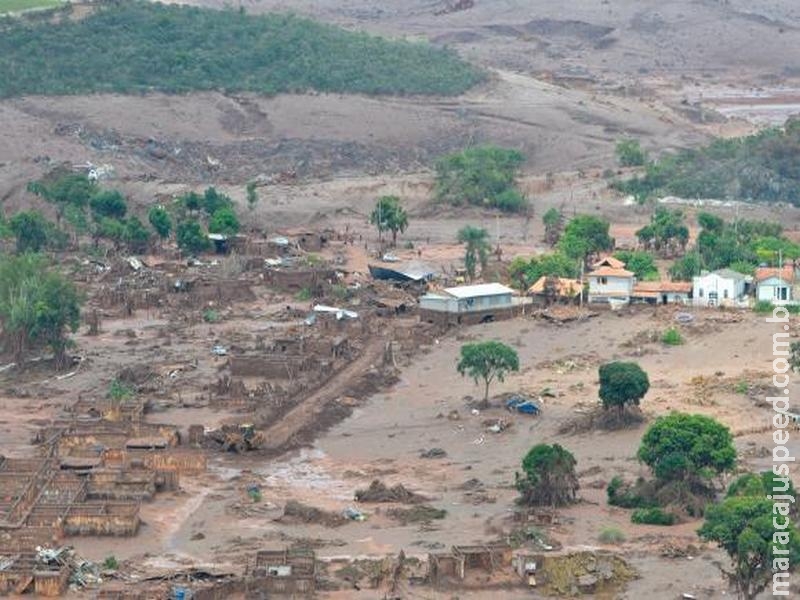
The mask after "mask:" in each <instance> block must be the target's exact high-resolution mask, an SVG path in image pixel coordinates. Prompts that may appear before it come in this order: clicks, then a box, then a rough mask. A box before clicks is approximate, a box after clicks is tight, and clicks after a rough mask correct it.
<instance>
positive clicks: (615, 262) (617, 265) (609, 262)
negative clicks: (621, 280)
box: [592, 256, 625, 269]
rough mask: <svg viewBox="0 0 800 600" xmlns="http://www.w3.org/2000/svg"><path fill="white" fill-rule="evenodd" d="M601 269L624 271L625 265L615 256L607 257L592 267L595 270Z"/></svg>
mask: <svg viewBox="0 0 800 600" xmlns="http://www.w3.org/2000/svg"><path fill="white" fill-rule="evenodd" d="M600 267H611V268H612V269H624V268H625V263H624V262H622V261H621V260H619V259H618V258H614V257H613V256H605V257H603V258H601V259H600V260H598V261H597V262H596V263H594V264H593V265H592V268H593V269H599V268H600Z"/></svg>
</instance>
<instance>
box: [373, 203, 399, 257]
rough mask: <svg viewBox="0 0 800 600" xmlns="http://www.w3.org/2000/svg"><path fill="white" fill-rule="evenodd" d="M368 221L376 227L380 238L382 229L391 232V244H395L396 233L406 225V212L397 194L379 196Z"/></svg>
mask: <svg viewBox="0 0 800 600" xmlns="http://www.w3.org/2000/svg"><path fill="white" fill-rule="evenodd" d="M369 222H370V223H371V224H372V225H375V227H376V228H377V229H378V237H379V238H380V237H381V236H382V234H383V232H384V231H391V232H392V246H396V245H397V233H398V232H400V233H402V232H404V231H405V230H406V228H407V227H408V214H407V213H406V211H405V209H404V208H403V207H402V206H401V205H400V198H398V197H397V196H381V197H380V198H378V202H377V204H376V205H375V209H374V210H373V211H372V214H371V215H370V217H369Z"/></svg>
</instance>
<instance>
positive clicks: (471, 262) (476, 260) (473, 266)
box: [458, 225, 492, 279]
mask: <svg viewBox="0 0 800 600" xmlns="http://www.w3.org/2000/svg"><path fill="white" fill-rule="evenodd" d="M458 241H459V242H461V243H462V244H464V246H465V249H464V268H465V269H466V270H467V276H468V277H469V278H470V279H475V275H477V270H478V264H480V265H481V270H483V269H486V265H487V264H488V263H489V251H490V250H491V249H492V247H491V245H490V244H489V232H488V231H486V230H485V229H483V228H481V227H473V226H472V225H467V226H466V227H463V228H461V229H460V230H459V231H458Z"/></svg>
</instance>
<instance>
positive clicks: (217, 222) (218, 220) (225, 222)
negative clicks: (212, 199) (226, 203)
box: [208, 207, 239, 235]
mask: <svg viewBox="0 0 800 600" xmlns="http://www.w3.org/2000/svg"><path fill="white" fill-rule="evenodd" d="M208 231H209V232H210V233H223V234H225V235H235V234H237V233H239V218H238V217H237V216H236V213H235V212H234V211H233V209H232V208H230V207H225V208H219V209H217V211H216V212H215V213H214V214H213V215H211V219H209V221H208Z"/></svg>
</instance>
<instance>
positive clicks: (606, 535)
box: [597, 527, 625, 544]
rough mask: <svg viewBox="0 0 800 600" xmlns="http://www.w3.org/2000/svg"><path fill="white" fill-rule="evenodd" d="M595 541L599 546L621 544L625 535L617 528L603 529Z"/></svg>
mask: <svg viewBox="0 0 800 600" xmlns="http://www.w3.org/2000/svg"><path fill="white" fill-rule="evenodd" d="M597 539H598V540H599V541H600V543H601V544H621V543H622V542H624V541H625V534H624V533H622V530H621V529H620V528H619V527H603V529H601V530H600V535H599V536H597Z"/></svg>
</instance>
